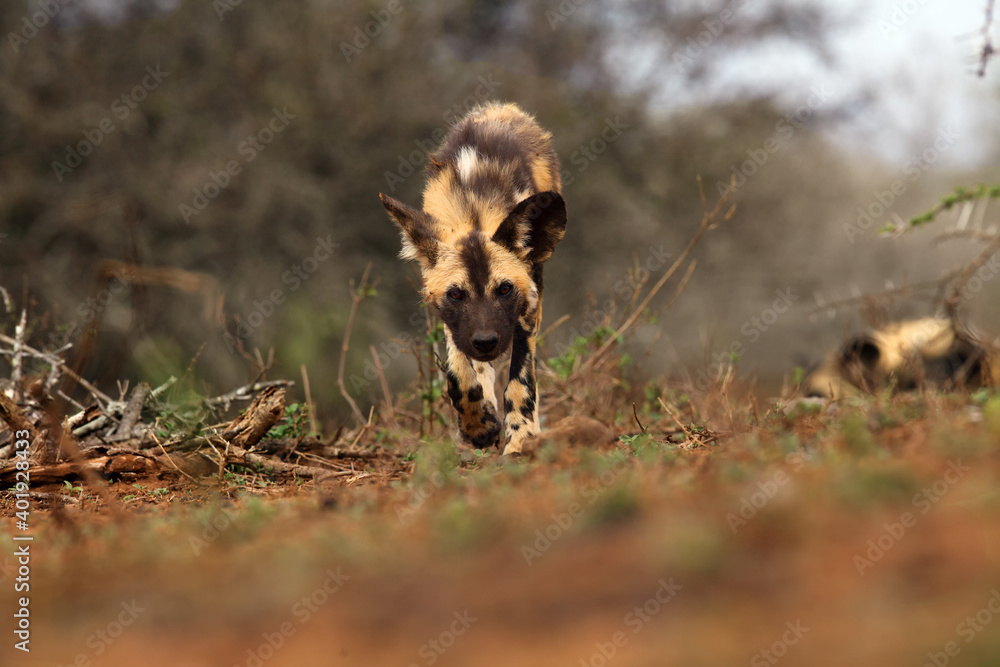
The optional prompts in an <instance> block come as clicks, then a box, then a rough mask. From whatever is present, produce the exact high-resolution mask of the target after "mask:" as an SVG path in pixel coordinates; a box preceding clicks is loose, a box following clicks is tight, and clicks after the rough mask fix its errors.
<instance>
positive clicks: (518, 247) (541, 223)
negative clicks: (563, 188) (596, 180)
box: [492, 192, 566, 264]
mask: <svg viewBox="0 0 1000 667" xmlns="http://www.w3.org/2000/svg"><path fill="white" fill-rule="evenodd" d="M565 235H566V202H565V201H563V198H562V195H560V194H559V193H558V192H539V193H538V194H535V195H532V196H530V197H528V198H527V199H524V200H522V201H521V202H520V203H518V205H517V206H515V207H514V210H512V211H511V212H510V214H509V215H508V216H507V217H506V218H505V219H504V221H503V222H502V223H500V226H499V227H497V230H496V232H494V233H493V239H492V240H493V242H494V243H499V244H500V245H502V246H504V247H505V248H507V249H508V250H510V251H512V252H513V253H515V254H516V255H518V256H519V257H521V259H523V260H525V261H529V262H532V263H535V264H541V263H542V262H544V261H545V260H547V259H548V258H549V257H551V256H552V251H553V250H555V248H556V245H558V243H559V241H561V240H562V237H563V236H565Z"/></svg>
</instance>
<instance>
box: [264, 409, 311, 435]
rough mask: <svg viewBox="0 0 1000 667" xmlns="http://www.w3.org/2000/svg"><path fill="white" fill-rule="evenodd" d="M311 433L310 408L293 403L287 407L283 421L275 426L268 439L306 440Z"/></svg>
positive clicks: (269, 432) (268, 433)
mask: <svg viewBox="0 0 1000 667" xmlns="http://www.w3.org/2000/svg"><path fill="white" fill-rule="evenodd" d="M308 433H309V406H307V405H303V404H302V403H292V404H291V405H289V406H287V407H285V414H284V416H283V417H282V419H281V421H280V422H278V423H277V424H275V425H274V426H273V427H272V428H271V430H270V431H268V432H267V437H268V438H272V439H274V440H287V439H298V438H304V437H305V436H306V435H307V434H308Z"/></svg>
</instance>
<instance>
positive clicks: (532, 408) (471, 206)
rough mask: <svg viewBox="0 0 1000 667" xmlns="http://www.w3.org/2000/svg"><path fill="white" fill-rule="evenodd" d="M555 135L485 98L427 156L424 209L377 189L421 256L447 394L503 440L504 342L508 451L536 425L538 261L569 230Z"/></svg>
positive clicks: (466, 431) (492, 438)
mask: <svg viewBox="0 0 1000 667" xmlns="http://www.w3.org/2000/svg"><path fill="white" fill-rule="evenodd" d="M551 138H552V135H551V134H549V133H548V132H546V131H544V130H543V129H542V128H540V127H539V126H538V124H537V123H536V122H535V120H534V118H532V117H531V116H529V115H528V114H526V113H525V112H524V111H522V110H521V109H520V108H518V107H517V106H516V105H514V104H496V103H491V104H486V105H483V106H480V107H477V108H476V109H474V110H473V111H472V112H470V113H469V114H468V115H467V116H466V117H465V118H463V119H462V120H461V121H459V122H458V123H457V124H456V125H455V127H454V128H452V130H451V132H450V133H449V134H448V136H447V137H446V138H445V140H444V143H443V144H442V145H441V147H440V148H439V149H438V150H437V151H436V152H435V153H433V154H432V155H431V156H430V164H429V165H428V167H427V184H426V186H425V188H424V204H423V211H417V210H415V209H413V208H411V207H409V206H407V205H406V204H403V203H401V202H399V201H396V200H395V199H393V198H391V197H387V196H385V195H382V194H380V195H379V197H380V198H381V200H382V204H383V206H385V208H386V210H388V211H389V214H390V215H391V216H392V218H393V219H394V220H395V222H396V224H397V225H398V226H399V228H400V230H401V231H402V236H403V250H402V252H401V253H400V256H401V257H402V258H404V259H411V260H417V261H418V262H419V263H420V269H421V274H422V277H423V296H424V300H425V302H426V303H428V304H430V305H432V306H434V307H435V308H436V309H437V312H438V313H439V314H440V316H441V320H442V321H443V322H444V324H445V338H446V340H447V346H448V360H447V369H446V370H447V378H448V397H449V398H450V399H451V402H452V403H453V404H454V405H455V409H456V410H458V415H459V430H460V431H461V433H462V437H463V438H464V439H465V440H466V441H467V442H470V443H472V444H473V445H475V446H476V447H489V446H493V445H495V444H498V443H499V440H500V422H499V420H498V418H497V414H498V413H497V401H496V395H495V392H494V369H493V366H492V364H491V362H493V361H494V360H496V359H497V358H498V357H499V356H500V355H502V354H503V353H505V352H506V351H507V350H508V349H509V350H510V352H511V355H510V378H509V380H508V382H507V385H506V389H505V390H504V393H503V399H504V400H503V405H504V415H505V416H504V449H503V453H504V454H517V453H519V452H520V451H521V445H522V442H523V441H524V439H525V438H526V437H527V436H529V435H531V434H532V433H535V432H537V431H538V404H537V398H536V389H535V336H536V335H537V332H538V326H539V324H540V322H541V319H542V264H543V263H544V262H545V261H546V260H547V259H549V257H551V255H552V251H553V250H554V249H555V247H556V244H558V243H559V241H560V240H561V239H562V237H563V234H564V233H565V231H566V206H565V203H564V202H563V198H562V195H561V194H560V191H561V189H562V184H561V180H560V178H559V160H558V158H557V157H556V154H555V152H554V151H553V150H552V143H551Z"/></svg>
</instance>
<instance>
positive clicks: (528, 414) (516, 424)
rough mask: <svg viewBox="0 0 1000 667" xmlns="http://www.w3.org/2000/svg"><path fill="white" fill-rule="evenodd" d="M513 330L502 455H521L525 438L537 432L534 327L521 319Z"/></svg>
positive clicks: (504, 394)
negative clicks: (526, 325) (528, 325)
mask: <svg viewBox="0 0 1000 667" xmlns="http://www.w3.org/2000/svg"><path fill="white" fill-rule="evenodd" d="M523 320H524V318H522V322H521V323H519V325H518V327H517V329H515V331H514V342H513V345H512V346H511V351H510V379H509V380H508V381H507V388H506V389H504V392H503V408H504V413H505V414H504V448H503V453H504V455H505V456H506V455H508V454H520V453H521V448H522V445H523V443H524V439H525V438H527V437H528V436H529V435H533V434H535V433H537V432H538V407H537V406H538V401H537V397H536V393H537V391H536V388H535V328H534V327H531V328H530V329H529V328H526V327H525V326H524V322H523Z"/></svg>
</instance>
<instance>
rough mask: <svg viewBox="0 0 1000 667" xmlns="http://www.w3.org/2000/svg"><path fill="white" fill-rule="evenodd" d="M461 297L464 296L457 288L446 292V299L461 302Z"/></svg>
mask: <svg viewBox="0 0 1000 667" xmlns="http://www.w3.org/2000/svg"><path fill="white" fill-rule="evenodd" d="M463 296H465V293H464V292H462V290H460V289H458V288H457V287H453V288H451V289H450V290H448V298H449V299H451V300H452V301H461V300H462V297H463Z"/></svg>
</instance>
